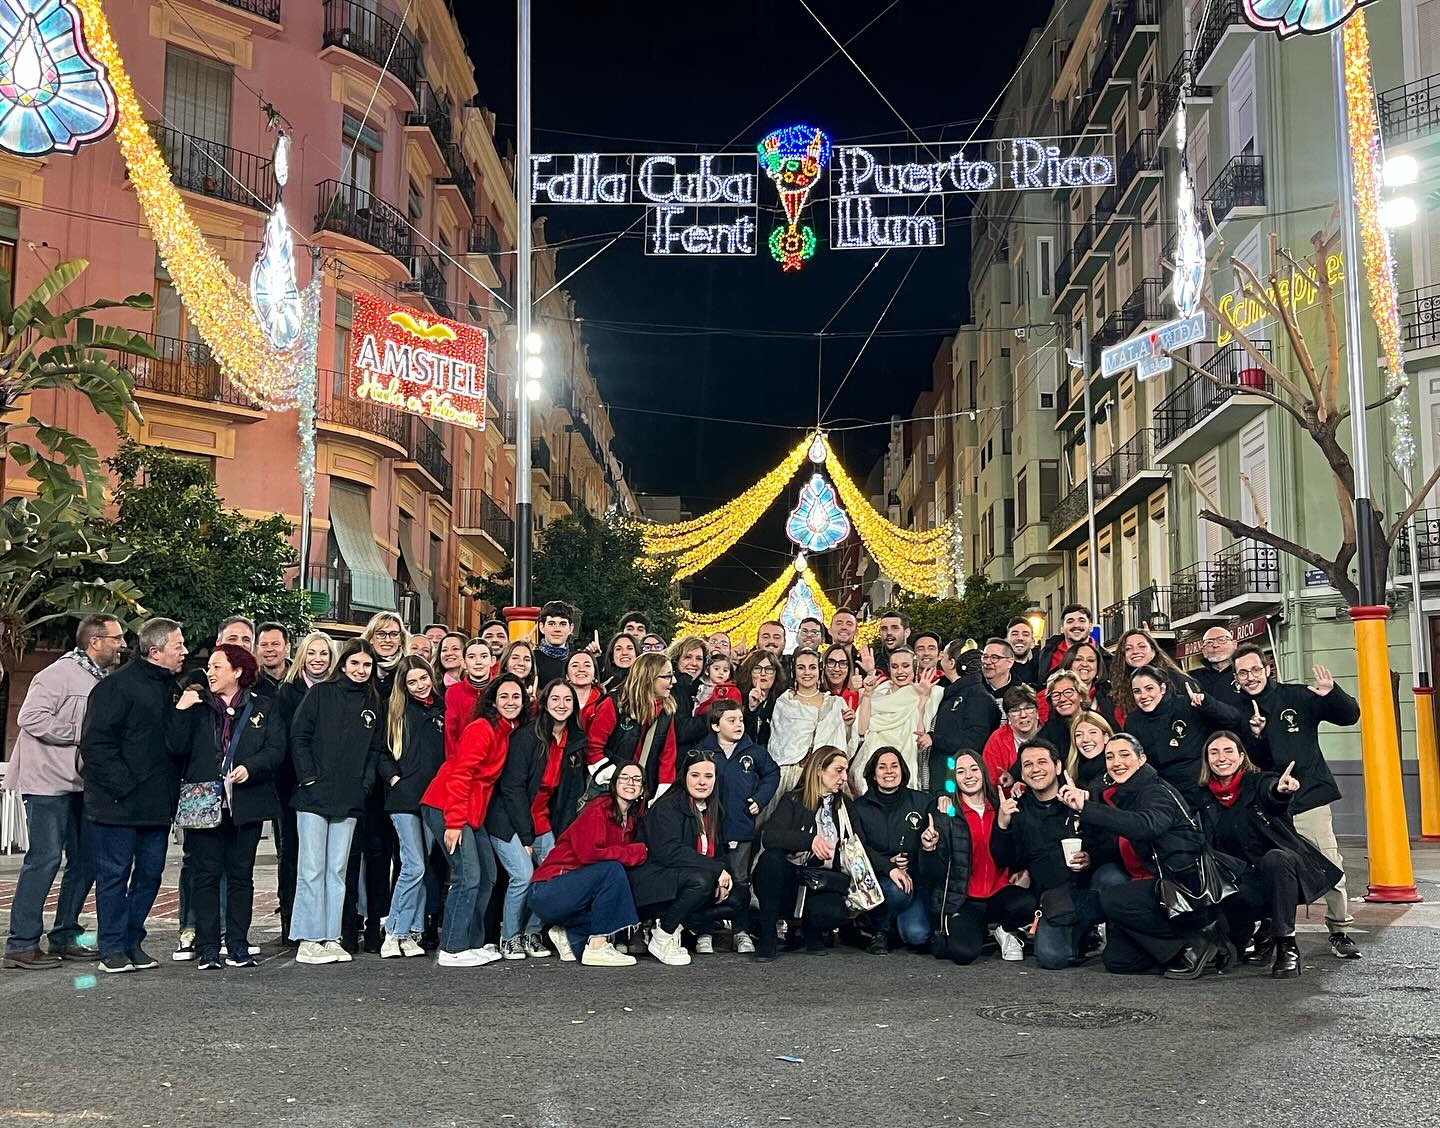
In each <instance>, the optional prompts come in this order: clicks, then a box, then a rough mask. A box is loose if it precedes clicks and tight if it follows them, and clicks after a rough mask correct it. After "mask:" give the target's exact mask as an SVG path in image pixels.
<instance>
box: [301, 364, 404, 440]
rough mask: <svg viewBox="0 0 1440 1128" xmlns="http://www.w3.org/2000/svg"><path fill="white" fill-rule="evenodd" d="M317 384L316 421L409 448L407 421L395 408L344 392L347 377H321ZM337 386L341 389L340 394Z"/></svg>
mask: <svg viewBox="0 0 1440 1128" xmlns="http://www.w3.org/2000/svg"><path fill="white" fill-rule="evenodd" d="M318 376H319V379H318V380H317V381H316V390H317V394H316V398H315V421H316V422H317V423H331V424H333V425H335V426H336V427H350V428H352V429H353V430H356V431H364V432H365V433H366V434H367V435H375V436H377V437H379V438H382V439H387V440H389V441H390V442H392V443H395V444H396V445H398V446H404V445H405V421H406V417H405V416H404V415H402V414H401V413H400V412H398V411H396V410H395V409H394V408H389V407H383V406H381V405H380V404H378V403H374V402H372V401H370V400H362V399H355V398H354V397H353V396H351V395H349V394H348V393H347V392H346V391H345V390H344V389H345V387H346V379H347V377H346V376H345V374H344V373H335V372H326V371H324V370H323V369H322V370H321V371H320V372H319V373H318ZM337 386H338V387H339V388H340V389H341V390H340V391H336V388H337Z"/></svg>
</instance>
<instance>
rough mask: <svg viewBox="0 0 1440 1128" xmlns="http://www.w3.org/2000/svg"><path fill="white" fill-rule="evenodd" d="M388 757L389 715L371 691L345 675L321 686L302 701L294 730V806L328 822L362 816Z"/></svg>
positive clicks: (292, 745)
mask: <svg viewBox="0 0 1440 1128" xmlns="http://www.w3.org/2000/svg"><path fill="white" fill-rule="evenodd" d="M384 755H388V752H386V750H385V712H384V710H383V708H381V706H380V704H379V702H378V701H376V700H375V698H374V696H373V695H372V693H371V690H370V686H368V685H361V684H360V683H358V682H353V681H351V680H350V679H349V678H348V677H346V676H345V675H344V674H342V675H341V676H340V680H339V681H333V682H321V683H320V684H319V685H317V686H315V687H314V688H312V689H311V690H310V692H309V693H307V694H306V695H305V700H304V701H302V702H300V708H298V709H297V710H295V723H294V725H292V726H291V729H290V756H291V759H292V760H293V761H294V764H295V778H296V781H297V786H296V788H295V794H294V795H293V796H292V797H291V799H290V805H291V806H292V807H294V808H295V809H296V810H297V811H308V812H310V813H311V814H316V815H324V816H325V817H326V818H332V819H343V818H352V817H359V815H360V813H361V810H362V808H363V806H364V803H365V794H366V792H367V791H369V790H370V787H371V785H372V784H373V782H374V779H375V761H376V760H377V759H379V757H381V756H384Z"/></svg>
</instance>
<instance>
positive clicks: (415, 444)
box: [405, 416, 453, 498]
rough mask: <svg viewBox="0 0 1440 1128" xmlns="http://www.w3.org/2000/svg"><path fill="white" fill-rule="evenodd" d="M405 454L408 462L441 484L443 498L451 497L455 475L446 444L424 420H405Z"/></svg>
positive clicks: (440, 492)
mask: <svg viewBox="0 0 1440 1128" xmlns="http://www.w3.org/2000/svg"><path fill="white" fill-rule="evenodd" d="M405 422H406V424H407V426H406V429H405V454H406V458H407V460H408V461H410V462H412V463H414V464H415V465H416V466H419V467H420V469H421V470H423V471H425V473H426V474H428V475H430V477H431V478H432V479H433V480H434V481H435V482H437V483H438V484H439V486H440V489H439V491H438V492H439V494H440V496H441V497H446V498H448V497H449V496H450V479H451V475H452V473H453V471H452V468H451V465H450V459H449V458H447V457H446V456H445V442H444V440H443V439H441V438H440V436H439V435H437V434H436V433H435V432H434V431H432V430H431V429H430V428H429V426H428V425H426V423H425V422H424V420H422V419H417V418H415V417H414V416H410V417H408V418H407V419H406V420H405Z"/></svg>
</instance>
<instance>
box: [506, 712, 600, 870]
mask: <svg viewBox="0 0 1440 1128" xmlns="http://www.w3.org/2000/svg"><path fill="white" fill-rule="evenodd" d="M551 745H552V741H550V740H546V739H543V738H542V737H541V736H540V734H539V733H537V732H536V731H535V726H534V725H533V724H530V723H526V724H523V725H521V726H520V727H519V728H517V729H516V730H515V731H514V732H512V733H511V734H510V748H509V751H508V752H507V753H506V755H505V767H504V768H503V769H501V772H500V779H499V782H497V783H496V785H495V797H494V798H493V799H492V800H490V806H489V807H488V808H487V809H486V811H485V833H486V834H488V835H490V837H492V838H498V839H500V841H502V842H508V841H509V840H510V837H511V835H515V836H517V837H518V838H519V839H520V844H521V845H522V846H530V845H533V844H534V842H535V816H534V804H535V796H537V795H539V794H540V785H541V784H542V783H544V781H545V768H546V766H547V765H548V764H549V761H550V748H551ZM559 755H560V757H561V764H560V778H559V780H558V781H557V782H556V784H555V790H554V791H553V792H551V794H550V807H549V810H550V829H551V830H552V831H553V832H554V834H555V835H556V836H557V837H558V836H559V834H560V832H561V831H562V830H564V829H565V827H567V826H569V825H570V820H571V819H573V818H574V817H575V814H576V811H575V802H576V800H577V799H579V798H580V796H581V795H582V794H584V791H585V733H584V731H583V730H582V729H581V728H580V725H579V722H578V721H577V720H575V719H573V718H572V722H571V724H570V725H568V726H567V727H566V729H565V743H564V745H563V746H562V747H561V748H560V749H559ZM577 772H578V773H579V774H578V777H576V773H577ZM567 776H569V777H571V778H570V779H569V780H568V782H567ZM567 804H568V817H562V816H564V815H565V814H566V811H565V808H566V806H567Z"/></svg>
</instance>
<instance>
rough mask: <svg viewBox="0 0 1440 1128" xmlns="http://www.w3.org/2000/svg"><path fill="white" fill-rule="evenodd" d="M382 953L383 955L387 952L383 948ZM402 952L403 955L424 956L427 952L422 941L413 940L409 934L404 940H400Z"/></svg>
mask: <svg viewBox="0 0 1440 1128" xmlns="http://www.w3.org/2000/svg"><path fill="white" fill-rule="evenodd" d="M380 954H381V955H382V956H383V955H384V954H385V952H384V950H383V949H382V950H381V952H380ZM400 954H401V955H402V956H412V957H413V956H423V955H424V954H425V949H424V948H423V947H422V946H421V944H420V941H418V940H413V939H411V938H410V937H409V936H406V937H405V938H404V939H403V940H401V941H400Z"/></svg>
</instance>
